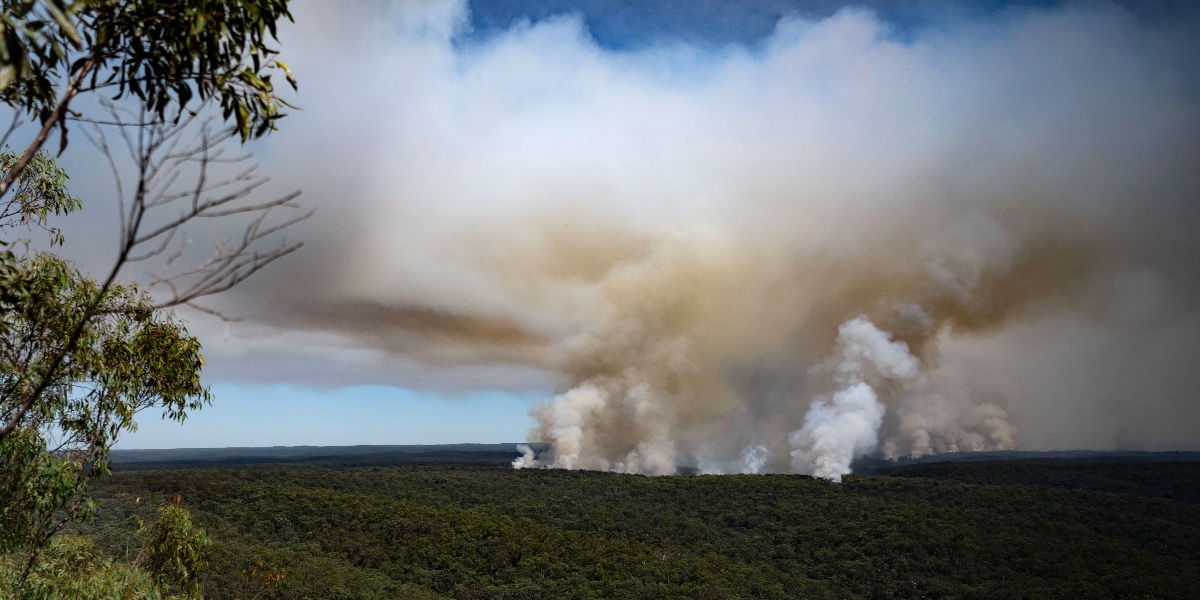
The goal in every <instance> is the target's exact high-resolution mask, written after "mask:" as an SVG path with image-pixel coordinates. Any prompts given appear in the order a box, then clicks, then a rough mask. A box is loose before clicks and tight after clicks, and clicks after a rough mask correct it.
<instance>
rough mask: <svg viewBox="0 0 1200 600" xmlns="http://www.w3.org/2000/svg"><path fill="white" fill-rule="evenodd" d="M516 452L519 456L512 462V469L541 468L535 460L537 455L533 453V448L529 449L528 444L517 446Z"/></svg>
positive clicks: (539, 463)
mask: <svg viewBox="0 0 1200 600" xmlns="http://www.w3.org/2000/svg"><path fill="white" fill-rule="evenodd" d="M517 452H520V453H521V456H518V457H517V458H516V459H514V460H513V461H512V467H513V468H514V469H536V468H538V467H540V466H542V463H541V461H539V460H538V459H537V454H536V453H534V451H533V448H530V447H529V444H517Z"/></svg>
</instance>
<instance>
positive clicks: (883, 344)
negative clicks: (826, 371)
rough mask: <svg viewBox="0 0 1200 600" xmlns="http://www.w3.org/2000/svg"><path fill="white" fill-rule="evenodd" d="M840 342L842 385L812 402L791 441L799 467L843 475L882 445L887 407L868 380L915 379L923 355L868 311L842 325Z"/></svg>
mask: <svg viewBox="0 0 1200 600" xmlns="http://www.w3.org/2000/svg"><path fill="white" fill-rule="evenodd" d="M837 344H838V348H839V349H840V351H841V352H840V354H841V357H840V360H839V361H838V362H837V363H836V365H835V369H834V380H835V382H836V383H837V384H838V385H839V386H840V387H841V389H839V390H838V391H837V392H835V393H834V394H833V396H832V397H831V398H829V399H823V398H822V399H817V400H816V401H814V402H813V403H812V405H811V406H810V407H809V409H808V412H807V414H805V416H804V426H803V427H801V428H800V429H798V430H796V431H794V432H792V433H791V434H790V435H788V443H789V444H791V446H792V448H793V450H792V452H791V456H792V468H793V469H794V470H795V471H796V472H799V473H805V474H809V475H815V476H817V477H825V478H827V479H832V480H834V481H841V480H842V475H845V474H846V473H849V472H850V462H851V461H853V460H854V459H855V458H857V457H859V456H863V455H865V454H867V453H869V452H872V451H874V450H875V448H876V447H877V446H878V445H879V427H880V425H882V424H883V416H884V413H885V411H886V409H885V407H884V405H883V404H882V403H881V402H880V401H879V395H878V393H877V392H876V389H875V387H873V386H872V384H870V383H867V382H868V381H870V382H872V383H874V384H875V385H877V386H878V385H887V384H893V385H894V384H896V383H899V382H901V381H903V380H905V379H911V378H913V377H915V376H916V375H917V372H918V368H919V366H920V361H918V360H917V359H916V357H914V356H913V355H912V354H909V351H908V346H907V345H906V344H904V343H903V342H895V341H892V340H891V338H890V336H888V334H886V333H884V332H883V331H881V330H880V329H879V328H878V327H876V326H875V324H874V323H871V321H870V320H868V319H867V318H866V317H864V316H860V317H856V318H854V319H851V320H849V321H846V322H845V323H843V324H842V326H841V327H839V328H838V340H837Z"/></svg>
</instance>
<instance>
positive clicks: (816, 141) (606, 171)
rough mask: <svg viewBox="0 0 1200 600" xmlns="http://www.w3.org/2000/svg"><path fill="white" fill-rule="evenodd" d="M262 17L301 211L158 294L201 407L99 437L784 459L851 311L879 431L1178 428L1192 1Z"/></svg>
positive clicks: (421, 7) (1051, 435) (1189, 402)
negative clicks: (197, 285) (190, 307)
mask: <svg viewBox="0 0 1200 600" xmlns="http://www.w3.org/2000/svg"><path fill="white" fill-rule="evenodd" d="M614 7H620V8H614ZM293 13H294V15H295V20H296V22H295V24H294V25H289V26H287V27H286V28H284V29H283V30H282V32H281V47H282V50H283V56H284V58H285V59H286V60H287V61H288V62H289V64H290V65H291V66H292V69H293V72H294V73H295V75H296V77H297V78H298V79H299V81H300V93H299V94H298V95H296V97H295V103H296V104H297V105H299V106H300V107H301V109H302V110H301V111H298V112H295V113H293V114H292V115H290V116H288V117H287V118H286V119H285V120H284V121H283V122H282V123H281V131H279V132H277V133H274V134H272V135H271V136H269V137H268V138H267V139H266V140H264V141H261V142H256V143H254V144H252V146H251V149H252V150H253V152H254V153H255V155H256V156H257V158H258V159H259V161H260V162H261V163H262V165H263V168H264V170H265V171H266V172H267V173H269V174H270V175H271V176H272V178H273V179H274V183H273V184H272V186H271V187H269V189H267V190H265V193H268V194H269V193H285V192H287V191H290V190H291V189H301V190H303V196H302V197H301V198H302V201H303V202H304V203H305V204H306V205H308V206H313V207H316V208H317V209H318V213H317V215H316V216H315V217H314V218H313V219H311V220H310V221H308V222H306V223H304V224H303V225H302V226H300V227H298V228H296V229H295V230H294V231H292V232H291V233H289V237H291V238H295V239H303V240H304V241H305V243H306V247H305V248H304V249H303V250H301V251H300V252H299V253H297V254H295V255H293V256H290V257H288V258H286V259H285V260H284V261H281V262H280V263H279V264H277V265H273V266H272V267H271V268H270V269H269V270H268V271H265V272H263V273H262V274H261V275H260V276H258V277H256V278H255V279H254V280H251V281H250V282H247V284H246V285H244V286H242V287H240V288H238V289H237V290H235V291H233V292H231V293H228V294H226V295H224V296H222V297H220V298H219V299H216V300H214V301H213V302H212V303H211V304H212V305H214V306H217V307H219V308H220V309H221V310H223V311H225V312H228V313H230V314H234V315H238V316H240V317H242V318H243V319H244V321H243V322H241V323H234V324H230V325H226V324H224V323H222V322H220V321H216V320H214V319H211V318H209V317H206V316H204V315H200V314H196V313H189V314H187V318H188V320H189V323H190V327H191V329H192V331H193V332H195V333H196V334H198V335H200V336H201V339H202V341H203V343H204V347H205V355H206V358H207V359H208V361H209V364H208V367H207V369H206V372H205V376H206V378H207V381H208V382H209V383H210V384H212V385H213V389H214V391H215V392H216V393H217V398H216V402H215V404H214V405H213V406H211V407H209V408H206V409H205V410H204V411H202V412H201V413H199V414H197V415H196V416H194V417H193V418H190V419H189V420H188V422H187V423H186V425H184V426H183V427H178V426H175V425H168V424H164V423H161V422H159V421H158V419H157V417H156V416H154V415H149V414H146V415H144V416H143V417H142V418H141V430H140V431H139V432H138V433H136V434H134V435H131V436H128V437H127V438H126V439H124V440H123V441H122V442H121V446H122V447H126V448H139V447H180V446H231V445H238V446H256V445H297V444H312V445H318V444H320V445H335V444H356V443H372V444H388V443H394V444H404V443H439V442H445V443H449V442H500V441H520V440H524V439H526V435H527V433H528V432H529V430H530V429H531V428H539V431H540V434H539V435H541V436H542V437H543V438H546V437H547V436H548V437H549V438H553V439H560V437H557V436H559V435H560V434H561V431H562V430H561V428H562V427H564V426H568V425H569V426H572V427H575V426H578V427H581V428H582V429H581V431H583V432H584V433H583V436H584V441H583V442H581V443H583V444H584V446H585V447H586V448H590V450H587V449H585V450H583V452H584V454H586V453H587V452H589V451H590V452H593V453H594V454H595V456H596V460H601V458H600V457H601V456H602V455H603V456H608V455H607V454H606V453H610V452H618V451H617V450H612V449H611V448H610V447H621V448H624V447H626V446H629V447H632V446H635V445H636V446H638V447H639V448H642V447H645V448H650V447H651V446H654V447H659V446H661V444H662V443H669V444H670V445H671V448H672V453H671V456H672V457H675V458H673V459H672V460H675V461H677V462H680V461H681V462H686V461H687V460H693V461H695V460H703V459H704V457H705V456H708V455H709V454H713V455H719V454H722V453H726V454H727V453H730V452H740V448H741V447H742V446H745V445H747V444H760V445H762V446H763V447H765V448H768V449H770V450H772V451H773V452H774V453H775V455H777V456H779V457H780V458H779V459H778V460H779V461H785V459H786V452H785V451H784V450H781V449H776V448H775V446H776V445H778V446H779V447H780V448H783V446H784V445H786V443H787V442H786V441H785V440H787V439H788V436H787V432H788V431H799V430H800V428H801V426H802V423H803V422H804V419H805V415H806V414H807V411H808V409H809V408H810V406H811V405H812V404H813V403H815V402H818V401H820V399H821V398H827V397H826V396H822V394H824V393H825V391H823V390H824V388H822V385H823V384H819V383H818V380H820V379H821V377H823V375H821V369H823V368H825V367H823V366H822V365H825V364H827V363H828V361H829V360H830V358H829V357H831V356H834V355H836V354H837V353H838V352H842V351H846V352H849V350H845V348H848V347H850V345H849V342H847V341H845V340H844V339H842V338H840V337H839V325H840V324H842V323H846V322H849V321H848V320H849V319H852V318H854V317H856V316H857V315H864V316H866V317H868V318H869V319H870V320H871V321H872V322H874V323H875V324H876V325H879V327H880V328H881V329H882V330H883V331H884V334H885V335H887V336H890V337H891V338H894V339H897V340H901V341H904V342H905V343H906V344H907V346H908V348H909V349H910V350H911V351H912V352H913V355H914V356H915V357H917V358H919V359H920V361H921V364H922V371H921V375H920V376H919V377H918V378H917V379H919V381H918V380H914V381H913V382H909V383H905V386H907V387H905V388H904V392H903V393H902V394H901V393H900V392H896V394H897V395H896V398H894V399H886V398H885V399H882V400H881V402H883V403H884V404H886V405H887V412H886V414H885V416H884V417H883V422H882V423H883V424H882V427H883V429H882V430H881V432H882V433H881V434H880V436H881V437H880V439H879V440H878V441H879V443H880V444H881V446H886V444H889V443H891V444H894V446H893V447H894V448H896V449H897V450H896V451H897V452H901V453H906V452H908V451H910V450H911V451H918V450H915V448H918V447H926V446H929V447H933V448H937V449H942V450H944V449H946V448H950V447H954V448H959V449H965V448H967V447H974V446H972V444H983V445H982V446H980V447H985V446H986V447H1005V446H1009V447H1017V448H1031V449H1040V448H1100V449H1107V448H1113V447H1160V446H1170V445H1181V444H1197V443H1200V393H1198V392H1197V389H1200V369H1197V368H1196V366H1195V365H1197V364H1200V260H1197V258H1196V257H1198V256H1200V169H1197V168H1196V165H1198V164H1200V69H1198V68H1197V67H1198V66H1200V65H1198V64H1197V62H1198V59H1197V57H1200V33H1198V32H1200V17H1198V15H1200V12H1198V11H1197V10H1196V8H1195V5H1194V4H1189V3H1173V2H1159V3H1140V2H1127V3H1097V2H999V1H988V2H979V3H975V4H970V3H966V4H964V3H958V2H933V1H929V2H911V3H897V2H866V3H856V4H854V5H849V6H843V5H842V4H841V3H837V2H828V1H816V2H799V1H797V2H785V1H782V0H763V1H761V2H757V1H752V0H744V1H738V2H717V1H712V2H686V3H681V2H666V1H665V0H664V1H654V2H636V3H610V2H599V1H596V2H567V1H557V0H549V1H543V2H535V1H512V2H504V1H500V2H481V3H479V4H478V6H476V5H474V4H472V5H468V4H466V3H463V2H455V1H438V0H427V1H413V2H384V1H361V2H348V1H347V2H336V3H333V2H323V1H315V0H314V1H309V2H305V1H300V2H295V3H294V6H293ZM74 143H75V142H73V146H72V147H71V148H70V149H69V150H68V152H67V154H66V155H65V156H64V158H63V163H64V164H65V166H67V168H68V169H69V170H70V171H71V172H72V173H73V182H74V188H73V189H74V191H75V192H76V193H77V194H79V195H81V196H83V197H84V200H85V202H87V203H89V208H88V210H86V211H85V213H84V214H83V215H80V216H78V217H73V218H72V219H71V220H70V223H69V227H68V229H67V233H68V245H67V248H66V252H67V253H68V254H70V255H71V256H74V257H77V258H79V259H80V260H82V261H84V262H85V263H86V262H88V261H92V262H93V263H94V262H99V261H96V259H95V258H92V257H94V256H95V255H96V250H95V249H96V248H99V247H103V245H104V243H105V237H104V235H103V234H102V233H101V232H100V229H102V228H103V226H104V224H106V223H108V222H110V221H108V220H106V219H111V221H112V222H115V216H110V214H109V213H111V210H112V206H111V204H106V201H105V198H106V197H107V196H106V194H109V192H106V191H104V190H107V189H110V188H111V184H110V183H108V181H107V179H106V177H107V175H106V173H105V171H104V169H103V165H102V164H100V163H99V162H98V161H96V160H95V157H94V156H93V154H94V153H92V152H90V149H89V148H87V147H86V145H85V144H84V143H82V141H80V143H79V145H78V146H75V145H74ZM93 196H94V197H95V200H94V201H93ZM105 211H109V213H106V212H105ZM97 224H99V225H97ZM216 226H217V227H221V226H222V225H221V224H216ZM225 226H228V225H225ZM914 324H916V325H914ZM918 325H919V327H918ZM922 328H923V329H922ZM618 380H619V381H618ZM588 386H591V387H588ZM606 386H607V387H606ZM593 388H596V389H601V390H602V391H603V394H606V395H604V396H603V397H604V398H607V399H608V400H607V402H608V404H607V405H606V408H604V409H593V408H588V409H587V410H588V411H592V412H587V411H584V412H579V410H582V409H578V406H576V405H572V406H575V408H571V410H572V411H575V412H570V414H567V415H566V417H564V416H563V415H564V414H566V413H562V412H561V411H560V412H559V413H556V414H551V413H552V412H554V411H555V410H558V409H559V408H563V407H565V406H567V404H570V402H567V401H558V403H557V404H554V403H552V402H551V399H552V398H554V397H555V395H556V394H561V393H564V392H567V391H568V390H570V389H593ZM640 394H646V396H645V397H646V398H651V399H652V400H647V401H646V403H645V404H640V403H633V402H632V401H630V400H629V398H634V397H637V398H642V396H641V395H640ZM617 396H620V397H621V398H622V399H623V400H622V402H625V404H623V405H622V406H625V405H628V406H627V408H628V411H632V412H627V413H625V412H623V413H620V414H608V413H606V412H604V411H612V410H616V409H615V408H613V407H614V406H615V402H616V401H615V398H616V397H617ZM562 397H563V396H560V398H562ZM577 397H580V396H579V394H576V395H575V396H572V397H571V398H577ZM571 402H574V400H571ZM638 402H641V400H639V401H638ZM830 402H832V400H830ZM543 403H550V404H543ZM634 404H637V406H634ZM539 405H542V408H537V409H535V406H539ZM588 406H591V405H588ZM645 406H649V407H650V408H649V409H646V410H648V411H650V412H647V413H645V415H648V416H645V419H644V420H641V419H642V418H641V417H634V416H630V415H635V414H636V415H642V414H643V413H639V412H637V411H639V410H642V409H643V408H644V407H645ZM531 409H532V410H535V411H537V414H538V416H539V419H540V420H535V418H534V417H532V416H530V410H531ZM564 410H565V409H564ZM622 410H625V409H622ZM589 415H590V416H589ZM945 415H950V416H945ZM935 417H936V418H935ZM564 418H565V419H566V420H565V421H563V420H562V419H564ZM572 419H575V420H581V421H579V422H578V423H576V422H575V421H572ZM625 419H634V420H636V421H638V423H640V424H639V425H638V427H642V429H644V431H642V430H641V429H639V430H638V433H636V434H627V433H624V432H626V431H627V430H628V427H627V426H626V425H627V424H626V425H622V424H623V423H625ZM564 423H566V425H564ZM572 423H574V424H573V425H572ZM646 423H652V424H653V426H649V425H645V424H646ZM556 427H557V428H559V429H555V428H556ZM589 428H596V431H595V432H593V433H588V431H590V430H589ZM635 429H637V427H635ZM617 430H619V431H621V432H623V433H621V435H616V434H614V433H613V432H614V431H617ZM985 430H986V431H985ZM556 431H557V432H558V433H555V432H556ZM589 436H590V437H589ZM629 436H633V437H629ZM922 436H924V437H922ZM718 438H721V439H726V438H727V439H729V440H731V442H730V444H728V446H729V447H725V446H724V445H722V444H721V443H717V442H715V441H714V440H715V439H718ZM794 438H795V436H793V440H794ZM561 439H566V438H561ZM772 440H776V441H772ZM981 440H982V441H981ZM656 444H657V445H658V446H655V445H656ZM922 444H924V446H923V445H922ZM734 446H736V447H734ZM624 452H625V451H624V450H620V453H621V456H625V455H624V454H623V453H624ZM613 456H615V454H614V455H613ZM639 456H641V457H642V459H645V457H646V456H648V454H647V453H646V452H643V453H642V454H640V455H639ZM610 459H611V456H610V457H608V458H605V459H603V460H604V461H606V462H604V464H608V462H607V461H609V460H610ZM597 464H599V463H597ZM782 464H783V462H780V465H782ZM778 468H784V467H782V466H780V467H778ZM633 470H647V469H646V467H644V466H643V467H640V468H639V469H633Z"/></svg>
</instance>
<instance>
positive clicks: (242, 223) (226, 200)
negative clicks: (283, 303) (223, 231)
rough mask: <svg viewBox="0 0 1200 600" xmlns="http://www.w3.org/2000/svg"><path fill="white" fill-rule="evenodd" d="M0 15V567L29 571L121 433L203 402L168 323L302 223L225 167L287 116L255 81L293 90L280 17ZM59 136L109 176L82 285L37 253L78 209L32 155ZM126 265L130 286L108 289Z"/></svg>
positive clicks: (91, 2) (186, 346) (32, 3)
mask: <svg viewBox="0 0 1200 600" xmlns="http://www.w3.org/2000/svg"><path fill="white" fill-rule="evenodd" d="M0 9H2V10H0V104H3V105H4V108H3V109H0V110H7V111H9V112H11V118H10V119H6V120H7V121H8V126H7V128H6V129H4V130H3V133H2V134H0V311H2V314H0V554H3V553H8V552H12V551H14V550H18V549H24V550H27V551H29V561H30V563H29V564H30V565H32V564H33V561H34V560H35V559H36V556H37V552H38V549H39V548H42V547H44V546H45V544H46V543H47V540H48V539H49V538H50V536H52V535H53V534H54V533H55V531H57V529H58V528H59V527H61V525H62V524H63V523H65V522H67V521H69V520H70V519H73V518H84V517H86V516H87V515H88V514H89V513H90V511H91V509H92V504H91V501H90V500H89V499H88V498H87V496H86V493H85V490H86V483H87V480H88V479H89V478H90V477H93V476H96V475H99V474H103V473H105V472H107V470H108V454H109V450H110V449H111V447H112V445H113V443H115V441H116V439H117V437H118V435H119V434H120V433H121V432H124V431H130V430H132V429H134V428H135V427H136V424H135V421H134V415H135V414H136V413H138V412H139V411H141V410H144V409H146V408H150V407H159V408H161V409H162V410H163V414H164V416H165V417H167V418H170V419H174V420H177V421H183V420H184V419H185V418H186V416H187V414H188V411H191V410H196V409H198V408H200V407H202V406H203V405H204V404H205V403H206V402H207V401H209V392H208V390H207V389H206V388H204V387H203V386H202V385H201V383H200V378H199V374H200V369H201V366H202V364H203V360H202V359H201V356H200V345H199V343H198V342H197V341H196V339H195V338H194V337H192V336H190V335H189V334H188V332H187V330H186V329H185V327H184V326H183V323H182V322H181V321H180V320H179V319H178V318H177V317H176V316H175V315H174V313H173V312H172V310H171V309H172V307H178V306H190V307H194V308H197V309H199V310H203V311H208V312H213V313H214V314H218V316H222V317H223V318H225V317H224V315H220V314H219V313H217V312H216V311H212V310H211V309H209V308H207V307H206V306H204V305H202V304H197V303H196V301H197V300H199V299H202V298H204V297H207V296H210V295H212V294H217V293H220V292H223V291H225V290H228V289H229V288H231V287H233V286H235V285H237V284H238V283H240V282H242V281H243V280H245V279H246V278H247V277H249V276H250V275H252V274H254V273H255V272H257V271H258V270H259V269H261V268H263V267H264V266H266V265H267V264H269V263H271V262H273V261H275V260H277V259H279V258H280V257H282V256H285V255H287V254H289V253H291V252H293V251H294V250H296V249H298V248H299V247H300V244H299V243H289V242H288V241H287V240H286V239H285V238H284V237H283V233H285V230H286V229H287V228H288V227H290V226H291V225H293V224H294V223H296V222H298V221H300V220H302V219H304V218H307V217H308V216H309V215H310V214H311V213H310V212H302V211H301V210H299V208H300V207H299V206H298V205H297V204H296V203H295V202H294V199H295V197H296V195H297V194H298V192H296V193H292V194H286V195H283V196H276V197H272V198H269V199H266V200H260V199H257V198H256V193H257V192H258V191H259V189H260V188H261V187H262V186H263V185H264V184H265V183H266V182H267V181H268V179H267V178H266V177H265V176H263V175H261V174H260V173H259V172H258V170H257V168H256V166H255V165H254V164H253V163H252V162H251V157H249V156H248V155H246V154H245V153H243V152H241V151H239V150H238V149H237V146H238V142H246V141H247V140H250V139H253V138H256V137H259V136H262V135H264V134H266V133H268V132H269V131H271V130H273V129H274V128H275V127H276V124H277V122H278V120H279V119H280V118H281V117H283V116H284V109H286V108H289V105H288V104H287V102H286V101H284V100H283V99H282V98H280V97H279V95H278V93H277V90H276V88H275V85H274V83H273V81H272V77H273V75H275V76H278V75H280V74H282V76H283V78H285V79H286V80H287V82H288V83H289V84H290V85H291V87H292V88H295V85H296V83H295V80H294V79H293V78H292V76H291V73H290V70H289V68H288V66H287V65H286V64H285V63H283V62H282V61H280V60H279V58H278V51H277V50H276V49H275V48H273V47H272V44H273V43H275V42H276V34H277V27H278V25H279V24H280V22H281V21H283V20H290V19H291V18H292V17H291V14H290V12H289V11H288V7H287V0H0ZM86 97H91V101H90V102H88V103H86V104H85V105H83V106H84V108H80V107H81V103H82V102H83V100H82V99H83V98H86ZM0 114H2V113H0ZM76 132H78V133H82V134H83V135H84V136H85V137H86V139H87V140H88V141H89V142H90V143H91V145H92V147H93V149H94V150H95V151H96V152H97V155H98V156H100V157H103V159H102V160H104V161H105V162H106V163H107V164H108V165H109V166H110V168H111V170H112V175H113V178H114V182H115V184H116V186H115V187H116V192H117V195H116V200H117V210H118V211H119V213H120V219H119V221H118V222H119V224H120V225H119V231H117V232H116V233H117V236H116V237H117V248H116V252H115V258H114V260H113V262H112V264H111V265H110V266H109V267H107V268H106V269H103V270H101V271H100V273H101V275H100V276H99V277H96V278H95V279H92V278H90V277H88V276H85V275H84V274H83V273H81V272H80V271H79V269H78V268H77V267H76V266H75V265H72V264H71V263H69V262H67V261H64V260H62V259H60V258H59V257H57V256H55V255H54V254H53V253H52V251H53V248H54V246H55V244H60V243H62V242H63V235H62V233H61V231H60V230H59V229H58V228H57V227H56V226H55V225H54V218H55V217H56V216H58V215H62V214H65V213H67V212H70V211H73V210H77V209H79V208H80V207H81V205H82V203H81V201H80V199H78V198H75V197H74V196H72V195H71V194H70V193H69V192H68V190H67V186H66V183H67V177H66V174H65V173H64V172H63V171H62V170H61V169H60V168H59V167H58V166H57V165H56V164H55V162H54V160H53V159H52V158H51V157H50V156H49V155H48V154H47V153H46V152H45V150H46V146H47V144H48V143H50V142H51V141H54V140H56V141H57V148H58V151H59V152H60V153H61V152H63V151H65V150H66V149H67V147H68V141H69V137H70V136H71V134H72V133H76ZM10 142H11V143H13V144H14V145H15V146H16V149H15V150H14V151H9V150H8V147H9V146H8V144H9V143H10ZM75 151H77V150H75V149H72V152H75ZM280 212H283V213H284V214H283V216H282V217H280V216H278V215H279V214H280ZM214 218H216V219H218V220H220V221H230V220H235V221H236V222H237V225H236V227H238V228H239V229H238V233H237V234H236V235H232V236H229V238H228V239H227V240H226V241H224V242H221V243H217V244H215V245H214V246H213V247H212V248H211V251H203V252H201V253H200V254H197V252H196V250H195V249H193V248H191V247H190V243H191V240H192V235H191V233H192V232H194V231H195V229H194V228H195V227H196V226H197V225H198V224H199V223H201V222H211V221H212V220H213V219H214ZM30 230H44V231H45V232H46V233H47V234H48V239H49V247H50V249H51V251H50V252H47V251H42V252H36V251H31V250H29V248H30V244H29V241H30V240H29V238H25V239H21V238H19V237H18V235H23V234H22V233H19V232H22V231H30ZM37 245H38V244H34V246H37ZM42 245H43V246H44V245H45V244H44V243H43V244H42ZM22 248H24V249H23V250H22ZM133 264H140V265H143V266H146V267H147V271H148V272H149V273H151V275H150V278H149V280H144V281H142V282H141V283H140V284H136V283H132V282H128V281H125V280H126V279H127V275H126V273H125V271H126V270H127V267H129V266H130V265H133ZM93 266H94V265H93ZM26 572H28V569H27V570H26Z"/></svg>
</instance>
